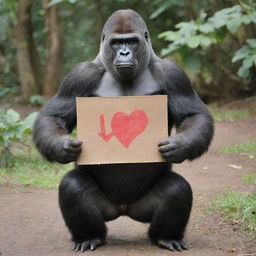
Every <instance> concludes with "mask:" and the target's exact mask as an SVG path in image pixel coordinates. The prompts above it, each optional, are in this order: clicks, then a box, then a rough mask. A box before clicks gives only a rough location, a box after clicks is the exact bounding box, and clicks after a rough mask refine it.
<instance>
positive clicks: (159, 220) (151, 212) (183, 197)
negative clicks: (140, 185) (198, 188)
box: [128, 172, 192, 251]
mask: <svg viewBox="0 0 256 256" xmlns="http://www.w3.org/2000/svg"><path fill="white" fill-rule="evenodd" d="M191 206H192V190H191V187H190V185H189V183H188V182H187V181H186V180H185V179H184V178H183V177H182V176H180V175H179V174H177V173H175V172H165V173H163V175H162V176H161V177H160V179H159V181H158V182H157V184H156V185H155V187H154V188H153V189H152V191H151V192H149V193H148V194H147V195H145V196H144V197H143V198H141V199H140V200H138V201H137V202H135V203H134V204H132V205H130V206H129V208H128V216H130V217H131V218H133V219H135V220H138V221H142V222H151V226H150V228H149V237H150V239H151V241H152V242H153V243H155V244H157V245H158V246H160V247H163V248H166V249H168V250H171V251H173V250H178V251H181V250H186V249H187V247H186V245H185V242H184V241H183V237H184V231H185V228H186V225H187V223H188V219H189V215H190V211H191Z"/></svg>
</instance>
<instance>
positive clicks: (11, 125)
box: [0, 109, 37, 167]
mask: <svg viewBox="0 0 256 256" xmlns="http://www.w3.org/2000/svg"><path fill="white" fill-rule="evenodd" d="M36 117H37V113H36V112H35V113H32V114H30V115H29V116H27V117H26V118H25V119H24V120H21V119H20V115H19V114H18V113H17V112H16V111H14V110H13V109H8V110H7V111H6V112H5V111H2V110H0V152H1V156H0V166H2V167H7V166H9V165H10V156H11V150H10V149H11V146H12V145H13V143H15V142H19V143H23V144H26V143H25V142H24V141H25V138H26V137H27V136H28V135H30V134H31V131H32V126H33V124H34V121H35V119H36Z"/></svg>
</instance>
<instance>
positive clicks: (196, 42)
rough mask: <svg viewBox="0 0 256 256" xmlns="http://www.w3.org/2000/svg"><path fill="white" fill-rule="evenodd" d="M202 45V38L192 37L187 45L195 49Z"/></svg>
mask: <svg viewBox="0 0 256 256" xmlns="http://www.w3.org/2000/svg"><path fill="white" fill-rule="evenodd" d="M199 44H200V36H191V37H190V38H189V40H188V41H187V45H188V47H189V48H192V49H195V48H197V47H198V46H199Z"/></svg>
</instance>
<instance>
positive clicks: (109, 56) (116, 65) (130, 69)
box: [100, 10, 151, 80]
mask: <svg viewBox="0 0 256 256" xmlns="http://www.w3.org/2000/svg"><path fill="white" fill-rule="evenodd" d="M150 53H151V45H150V41H149V36H148V31H147V27H146V25H145V23H144V22H143V20H142V19H141V17H140V16H139V15H138V14H137V13H135V12H133V11H131V10H127V11H118V12H116V13H114V14H113V15H112V16H111V17H110V18H109V19H108V21H107V22H106V24H105V26H104V28H103V32H102V42H101V50H100V54H101V60H102V62H103V64H104V66H105V68H106V70H107V71H109V72H110V73H111V74H112V75H113V76H114V77H115V78H117V79H119V80H130V79H134V77H136V76H138V75H139V74H140V73H141V72H142V71H143V70H144V69H145V68H146V67H147V66H148V63H149V59H150Z"/></svg>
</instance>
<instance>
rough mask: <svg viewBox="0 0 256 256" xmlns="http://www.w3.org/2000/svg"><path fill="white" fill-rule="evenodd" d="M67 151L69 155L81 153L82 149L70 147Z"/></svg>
mask: <svg viewBox="0 0 256 256" xmlns="http://www.w3.org/2000/svg"><path fill="white" fill-rule="evenodd" d="M65 150H66V151H67V152H69V153H81V152H82V147H68V148H65Z"/></svg>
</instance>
